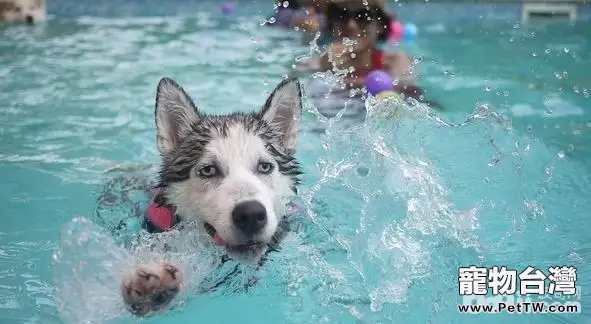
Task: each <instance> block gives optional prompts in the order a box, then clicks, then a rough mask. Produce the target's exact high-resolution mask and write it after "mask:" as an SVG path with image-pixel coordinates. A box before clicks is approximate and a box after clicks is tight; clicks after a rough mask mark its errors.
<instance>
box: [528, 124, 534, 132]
mask: <svg viewBox="0 0 591 324" xmlns="http://www.w3.org/2000/svg"><path fill="white" fill-rule="evenodd" d="M533 130H534V127H533V126H532V125H527V132H528V133H530V132H531V131H533Z"/></svg>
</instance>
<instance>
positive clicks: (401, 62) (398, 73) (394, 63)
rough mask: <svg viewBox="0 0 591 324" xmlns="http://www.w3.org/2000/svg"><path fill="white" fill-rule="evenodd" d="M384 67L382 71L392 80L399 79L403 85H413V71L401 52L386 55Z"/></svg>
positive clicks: (408, 59)
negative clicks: (388, 74)
mask: <svg viewBox="0 0 591 324" xmlns="http://www.w3.org/2000/svg"><path fill="white" fill-rule="evenodd" d="M384 65H385V66H384V69H385V70H386V71H387V72H388V73H390V75H391V76H392V77H393V78H395V79H399V80H401V81H402V82H404V83H414V81H415V69H414V67H413V65H412V63H411V61H410V58H409V57H408V56H406V54H404V53H402V52H399V53H388V54H386V57H385V64H384Z"/></svg>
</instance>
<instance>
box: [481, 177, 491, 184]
mask: <svg viewBox="0 0 591 324" xmlns="http://www.w3.org/2000/svg"><path fill="white" fill-rule="evenodd" d="M482 182H483V183H485V184H488V183H490V179H489V178H488V177H484V179H482Z"/></svg>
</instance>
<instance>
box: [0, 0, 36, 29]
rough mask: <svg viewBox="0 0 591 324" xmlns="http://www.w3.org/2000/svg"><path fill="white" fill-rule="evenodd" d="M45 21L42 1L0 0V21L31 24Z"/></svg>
mask: <svg viewBox="0 0 591 324" xmlns="http://www.w3.org/2000/svg"><path fill="white" fill-rule="evenodd" d="M45 19H46V16H45V1H44V0H0V20H1V21H5V22H9V23H28V24H33V23H35V22H39V21H44V20H45Z"/></svg>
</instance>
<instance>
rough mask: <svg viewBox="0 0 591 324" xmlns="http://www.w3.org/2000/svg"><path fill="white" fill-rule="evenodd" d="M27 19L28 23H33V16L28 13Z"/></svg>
mask: <svg viewBox="0 0 591 324" xmlns="http://www.w3.org/2000/svg"><path fill="white" fill-rule="evenodd" d="M25 21H26V22H27V24H32V23H33V16H31V15H27V16H26V17H25Z"/></svg>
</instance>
